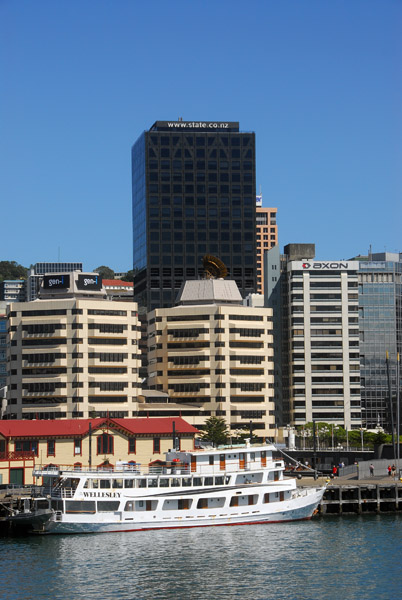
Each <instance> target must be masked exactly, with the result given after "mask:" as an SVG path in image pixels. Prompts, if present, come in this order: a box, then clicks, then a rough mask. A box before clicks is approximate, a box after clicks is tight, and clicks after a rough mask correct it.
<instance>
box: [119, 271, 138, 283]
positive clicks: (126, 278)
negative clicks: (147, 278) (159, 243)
mask: <svg viewBox="0 0 402 600" xmlns="http://www.w3.org/2000/svg"><path fill="white" fill-rule="evenodd" d="M134 276H135V273H134V270H133V269H131V270H130V271H127V273H126V274H125V276H124V277H122V278H121V280H122V281H134Z"/></svg>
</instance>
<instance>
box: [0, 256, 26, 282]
mask: <svg viewBox="0 0 402 600" xmlns="http://www.w3.org/2000/svg"><path fill="white" fill-rule="evenodd" d="M27 277H28V269H27V268H26V267H23V266H22V265H20V264H18V263H17V262H15V260H12V261H9V260H1V261H0V282H1V281H4V280H5V279H26V278H27Z"/></svg>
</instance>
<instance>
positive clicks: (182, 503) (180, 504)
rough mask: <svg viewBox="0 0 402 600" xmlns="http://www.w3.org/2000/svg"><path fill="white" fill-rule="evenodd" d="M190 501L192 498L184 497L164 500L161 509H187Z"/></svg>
mask: <svg viewBox="0 0 402 600" xmlns="http://www.w3.org/2000/svg"><path fill="white" fill-rule="evenodd" d="M191 503H192V500H191V499H190V498H184V499H182V500H165V502H164V503H163V507H162V510H188V509H189V508H190V506H191Z"/></svg>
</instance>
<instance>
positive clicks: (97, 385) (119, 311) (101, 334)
mask: <svg viewBox="0 0 402 600" xmlns="http://www.w3.org/2000/svg"><path fill="white" fill-rule="evenodd" d="M105 298H106V291H105V289H104V288H103V287H102V280H101V279H100V277H99V276H98V275H97V274H96V273H80V272H78V271H76V272H74V273H59V274H52V275H44V277H43V281H42V287H41V290H40V293H39V299H38V300H35V301H34V302H19V303H13V304H11V305H10V306H9V307H8V326H9V334H8V348H7V353H8V356H7V358H8V361H9V362H8V364H9V372H8V377H7V407H6V410H5V415H4V417H5V418H8V419H21V418H22V419H55V418H74V417H84V418H88V417H90V416H92V415H93V414H96V415H97V416H106V415H109V416H111V417H116V418H117V417H119V418H121V417H131V416H133V413H136V412H137V400H138V393H139V391H140V390H139V388H140V387H141V386H140V383H139V374H138V371H139V363H140V361H139V356H138V350H137V348H138V338H139V331H138V325H137V306H136V304H133V303H127V302H117V301H111V300H110V301H109V300H105Z"/></svg>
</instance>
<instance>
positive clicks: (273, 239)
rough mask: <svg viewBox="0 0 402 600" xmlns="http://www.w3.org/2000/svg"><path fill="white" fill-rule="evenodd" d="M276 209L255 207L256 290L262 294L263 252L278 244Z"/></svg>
mask: <svg viewBox="0 0 402 600" xmlns="http://www.w3.org/2000/svg"><path fill="white" fill-rule="evenodd" d="M277 210H278V209H277V208H265V207H262V206H257V207H256V219H257V235H256V256H257V289H256V292H257V293H258V294H263V293H264V252H266V251H267V250H269V249H270V248H273V247H274V246H276V245H277V244H278V225H277V224H276V214H277Z"/></svg>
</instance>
